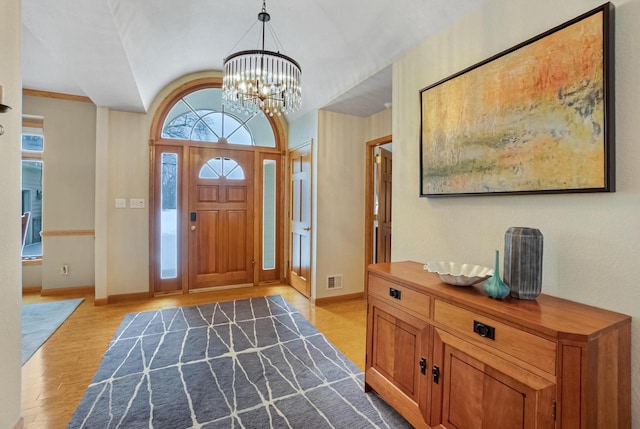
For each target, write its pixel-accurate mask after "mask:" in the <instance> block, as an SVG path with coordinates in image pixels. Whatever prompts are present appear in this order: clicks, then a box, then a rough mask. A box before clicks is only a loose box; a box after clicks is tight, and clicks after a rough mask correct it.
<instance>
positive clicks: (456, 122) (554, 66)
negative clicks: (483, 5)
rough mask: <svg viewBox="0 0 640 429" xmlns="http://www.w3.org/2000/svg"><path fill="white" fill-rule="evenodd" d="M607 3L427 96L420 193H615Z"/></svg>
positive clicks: (425, 92) (457, 76)
mask: <svg viewBox="0 0 640 429" xmlns="http://www.w3.org/2000/svg"><path fill="white" fill-rule="evenodd" d="M612 15H613V14H612V6H611V4H605V5H603V6H601V7H599V8H597V9H595V10H593V11H591V12H588V13H586V14H584V15H582V16H580V17H578V18H576V19H574V20H572V21H570V22H567V23H565V24H563V25H561V26H559V27H556V28H554V29H552V30H550V31H548V32H546V33H544V34H541V35H539V36H537V37H535V38H533V39H531V40H529V41H526V42H524V43H522V44H520V45H518V46H515V47H514V48H512V49H509V50H507V51H505V52H502V53H500V54H498V55H495V56H494V57H492V58H489V59H487V60H486V61H483V62H482V63H480V64H476V65H474V66H472V67H469V68H468V69H466V70H463V71H462V72H460V73H457V74H455V75H453V76H451V77H449V78H446V79H444V80H442V81H440V82H438V83H436V84H434V85H431V86H429V87H426V88H424V89H422V90H421V91H420V100H421V133H420V134H421V141H420V163H421V164H420V167H421V168H420V170H421V183H420V194H421V196H427V197H433V196H452V195H486V194H496V193H498V194H520V193H559V192H611V191H613V190H614V171H613V170H614V168H613V167H614V166H613V161H614V156H613V155H614V154H613V136H614V134H613V130H614V127H613V57H612V49H613V35H612V27H613V25H611V24H610V22H609V21H610V19H611V17H612Z"/></svg>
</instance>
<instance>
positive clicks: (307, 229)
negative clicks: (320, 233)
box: [302, 226, 311, 231]
mask: <svg viewBox="0 0 640 429" xmlns="http://www.w3.org/2000/svg"><path fill="white" fill-rule="evenodd" d="M302 229H303V230H305V231H311V227H310V226H308V227H306V228H302Z"/></svg>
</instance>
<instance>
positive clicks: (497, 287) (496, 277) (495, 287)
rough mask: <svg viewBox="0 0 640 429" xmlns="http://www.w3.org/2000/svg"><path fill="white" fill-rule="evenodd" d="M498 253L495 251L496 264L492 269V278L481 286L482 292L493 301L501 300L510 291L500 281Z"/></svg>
mask: <svg viewBox="0 0 640 429" xmlns="http://www.w3.org/2000/svg"><path fill="white" fill-rule="evenodd" d="M499 255H500V252H499V251H498V250H496V264H495V268H494V269H493V276H492V277H491V278H490V279H489V280H487V281H486V282H484V285H482V290H484V291H485V292H486V293H487V295H489V296H490V297H491V298H494V299H502V298H504V297H506V296H507V295H509V292H510V291H511V290H510V289H509V286H507V285H506V284H505V283H504V282H503V281H502V279H500V261H499Z"/></svg>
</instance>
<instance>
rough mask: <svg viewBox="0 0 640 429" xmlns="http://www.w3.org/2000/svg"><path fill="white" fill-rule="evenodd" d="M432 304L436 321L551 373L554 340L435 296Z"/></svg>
mask: <svg viewBox="0 0 640 429" xmlns="http://www.w3.org/2000/svg"><path fill="white" fill-rule="evenodd" d="M434 308H435V310H434V320H435V321H437V322H438V323H441V324H442V325H444V326H448V327H450V328H453V329H455V330H456V331H458V332H461V333H463V334H465V335H467V336H470V337H472V338H475V339H477V340H479V341H482V342H486V343H487V344H488V345H490V346H491V347H493V348H495V349H498V350H500V351H502V352H504V353H507V354H509V355H511V356H514V357H516V358H518V359H520V360H522V361H524V362H527V363H529V364H531V365H533V366H535V367H536V368H540V369H541V370H543V371H545V372H548V373H549V374H554V375H555V373H556V343H555V342H553V341H549V340H547V339H544V338H541V337H538V336H536V335H533V334H530V333H528V332H525V331H522V330H520V329H517V328H514V327H513V326H509V325H506V324H504V323H500V322H498V321H496V320H493V319H490V318H488V317H485V316H481V315H479V314H476V313H473V312H471V311H468V310H465V309H462V308H460V307H456V306H455V305H451V304H448V303H446V302H443V301H440V300H436V302H435V307H434ZM478 323H479V324H480V325H478ZM476 325H477V326H476ZM490 337H493V339H491V338H490Z"/></svg>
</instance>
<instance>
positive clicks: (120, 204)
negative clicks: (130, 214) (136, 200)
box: [116, 198, 127, 209]
mask: <svg viewBox="0 0 640 429" xmlns="http://www.w3.org/2000/svg"><path fill="white" fill-rule="evenodd" d="M116 208H117V209H126V208H127V200H126V199H124V198H116Z"/></svg>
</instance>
